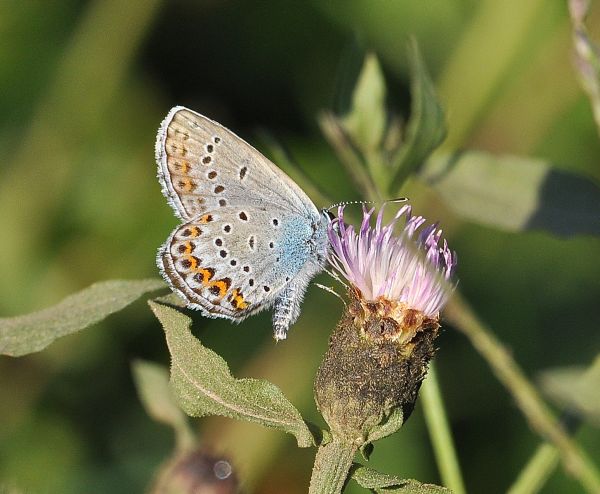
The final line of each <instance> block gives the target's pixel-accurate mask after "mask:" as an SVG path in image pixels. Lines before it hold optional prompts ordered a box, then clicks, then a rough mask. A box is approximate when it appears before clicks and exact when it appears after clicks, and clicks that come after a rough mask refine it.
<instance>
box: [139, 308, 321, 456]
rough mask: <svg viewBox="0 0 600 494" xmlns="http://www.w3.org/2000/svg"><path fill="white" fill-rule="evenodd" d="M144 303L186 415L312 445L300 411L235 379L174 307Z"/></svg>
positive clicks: (260, 385)
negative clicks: (242, 423) (158, 329)
mask: <svg viewBox="0 0 600 494" xmlns="http://www.w3.org/2000/svg"><path fill="white" fill-rule="evenodd" d="M148 303H149V304H150V307H151V308H152V311H153V312H154V314H155V315H156V317H157V318H158V319H159V321H160V322H161V324H162V326H163V328H164V330H165V334H166V337H167V345H168V346H169V351H170V352H171V386H172V389H173V390H174V394H175V397H176V398H177V401H178V403H179V405H180V406H181V408H182V409H183V411H184V412H185V413H187V414H188V415H191V416H193V417H202V416H205V415H222V416H224V417H230V418H235V419H238V420H247V421H249V422H255V423H258V424H261V425H264V426H266V427H273V428H275V429H279V430H282V431H284V432H288V433H290V434H293V435H294V436H295V437H296V440H297V441H298V446H300V447H308V446H312V445H313V444H314V439H313V436H312V434H311V433H310V431H309V429H308V427H307V425H306V423H305V422H304V420H302V416H301V415H300V412H298V410H296V408H295V407H294V406H293V405H292V404H291V403H290V402H289V401H288V400H287V398H286V397H285V396H284V395H283V393H282V392H281V390H280V389H279V388H278V387H277V386H275V385H274V384H271V383H270V382H267V381H264V380H259V379H235V378H234V377H233V376H232V375H231V373H230V371H229V368H228V367H227V363H226V362H225V360H223V359H222V358H221V357H220V356H219V355H217V354H216V353H215V352H213V351H212V350H209V349H208V348H206V347H204V346H203V345H202V344H201V343H200V341H199V340H198V339H197V338H196V337H194V336H193V335H192V333H191V331H190V326H191V319H190V318H189V317H187V316H185V315H184V314H182V313H181V312H179V311H178V310H177V309H175V308H173V307H169V306H167V305H163V304H161V303H158V302H155V301H149V302H148Z"/></svg>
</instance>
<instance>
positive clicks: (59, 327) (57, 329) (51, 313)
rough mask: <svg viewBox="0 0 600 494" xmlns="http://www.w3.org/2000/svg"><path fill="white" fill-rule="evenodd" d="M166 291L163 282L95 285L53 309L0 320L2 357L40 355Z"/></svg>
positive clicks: (116, 281)
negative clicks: (57, 341)
mask: <svg viewBox="0 0 600 494" xmlns="http://www.w3.org/2000/svg"><path fill="white" fill-rule="evenodd" d="M161 288H165V284H164V282H163V281H162V280H158V279H148V280H136V281H124V280H113V281H103V282H100V283H95V284H93V285H92V286H90V287H88V288H85V289H84V290H82V291H80V292H78V293H76V294H74V295H70V296H68V297H67V298H65V299H64V300H63V301H62V302H60V303H58V304H57V305H55V306H53V307H49V308H47V309H43V310H41V311H38V312H33V313H31V314H27V315H24V316H17V317H5V318H0V354H4V355H10V356H12V357H19V356H21V355H26V354H28V353H34V352H39V351H40V350H43V349H44V348H46V347H47V346H48V345H49V344H50V343H52V342H53V341H54V340H55V339H57V338H60V337H61V336H66V335H68V334H72V333H75V332H77V331H80V330H82V329H85V328H87V327H88V326H91V325H92V324H95V323H97V322H99V321H101V320H102V319H104V318H105V317H107V316H108V315H110V314H112V313H113V312H117V311H120V310H121V309H123V308H125V307H127V306H128V305H129V304H131V303H132V302H135V300H137V299H138V298H140V297H141V296H142V295H144V294H145V293H148V292H153V291H156V290H159V289H161Z"/></svg>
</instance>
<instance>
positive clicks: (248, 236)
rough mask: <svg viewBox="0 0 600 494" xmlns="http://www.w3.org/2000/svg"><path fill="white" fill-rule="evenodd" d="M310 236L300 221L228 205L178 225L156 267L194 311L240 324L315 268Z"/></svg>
mask: <svg viewBox="0 0 600 494" xmlns="http://www.w3.org/2000/svg"><path fill="white" fill-rule="evenodd" d="M291 231H293V233H294V237H293V241H291V240H290V236H291V235H290V232H291ZM313 234H314V231H313V229H312V226H311V224H310V223H309V222H307V221H306V219H305V218H304V217H302V216H298V215H285V216H283V215H281V212H277V211H272V212H271V211H265V210H264V209H263V208H256V207H254V206H245V207H236V206H227V207H223V208H218V209H215V210H211V211H207V212H205V213H203V214H202V215H200V216H199V217H197V218H195V219H194V220H192V221H190V222H187V223H184V224H182V225H180V226H178V227H177V228H176V229H175V230H174V231H173V233H172V234H171V236H170V237H169V239H168V240H167V242H166V243H165V245H164V246H163V247H162V248H161V249H160V251H159V255H158V263H159V266H160V267H161V271H162V272H163V276H165V278H166V279H167V280H168V281H169V283H170V284H171V286H172V288H173V289H174V290H176V291H177V292H179V293H180V295H182V296H184V298H186V299H187V300H188V301H189V302H190V305H191V306H192V307H193V308H198V309H200V310H202V311H203V312H204V313H206V314H207V315H210V316H213V317H225V318H228V319H233V320H242V319H244V318H245V317H247V316H248V315H250V314H253V313H255V312H258V311H260V310H263V309H266V308H268V307H270V306H271V305H272V304H273V302H274V300H275V299H276V298H277V296H278V295H279V294H280V292H281V291H282V289H283V288H284V287H285V286H286V285H287V284H288V283H289V282H290V281H291V280H293V279H295V278H296V277H297V275H298V274H299V273H300V272H301V271H302V270H304V269H306V267H307V266H308V265H310V266H311V271H316V270H318V269H319V266H318V263H316V262H314V263H313V259H312V258H313V253H312V251H311V247H310V239H311V237H312V235H313Z"/></svg>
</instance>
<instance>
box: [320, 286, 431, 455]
mask: <svg viewBox="0 0 600 494" xmlns="http://www.w3.org/2000/svg"><path fill="white" fill-rule="evenodd" d="M349 296H350V303H349V305H348V307H347V308H346V310H345V311H344V313H343V314H342V318H341V320H340V322H339V323H338V325H337V327H336V328H335V330H334V332H333V333H332V335H331V338H330V341H329V349H328V350H327V353H326V354H325V357H324V359H323V362H322V364H321V366H320V368H319V370H318V372H317V376H316V379H315V398H316V401H317V405H318V407H319V410H320V411H321V413H322V414H323V417H324V418H325V420H326V421H327V423H328V424H329V426H330V427H331V430H332V432H334V433H336V434H337V435H341V436H342V437H345V438H346V439H349V440H351V441H353V442H355V443H356V444H357V445H359V446H362V445H363V444H364V443H365V441H366V440H367V437H368V436H369V434H370V433H371V432H372V431H373V429H374V428H375V427H377V426H379V425H381V424H383V423H384V422H385V421H386V420H387V419H388V417H389V416H390V415H391V413H392V412H393V411H394V410H398V409H400V410H401V411H402V414H403V421H406V419H407V418H408V416H409V415H410V413H411V412H412V410H413V408H414V404H415V401H416V399H417V395H418V391H419V388H420V386H421V382H422V381H423V379H424V378H425V375H426V374H427V366H428V363H429V360H430V359H431V358H432V357H433V355H434V353H435V348H434V345H433V342H434V340H435V338H436V336H437V334H438V329H439V324H438V319H437V318H429V317H426V316H424V314H423V313H421V312H419V311H415V310H414V309H410V308H408V307H407V306H406V304H403V303H399V302H395V301H389V300H385V299H382V300H378V301H376V302H369V301H366V300H364V299H362V297H361V295H360V293H359V292H358V291H356V290H352V291H351V292H350V294H349Z"/></svg>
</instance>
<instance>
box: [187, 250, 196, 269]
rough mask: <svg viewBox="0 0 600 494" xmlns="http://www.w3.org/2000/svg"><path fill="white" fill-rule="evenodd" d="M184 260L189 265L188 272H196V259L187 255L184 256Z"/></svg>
mask: <svg viewBox="0 0 600 494" xmlns="http://www.w3.org/2000/svg"><path fill="white" fill-rule="evenodd" d="M186 259H187V260H188V261H189V263H190V271H196V268H197V267H198V259H197V258H195V257H194V256H190V255H189V254H188V255H187V256H186Z"/></svg>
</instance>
